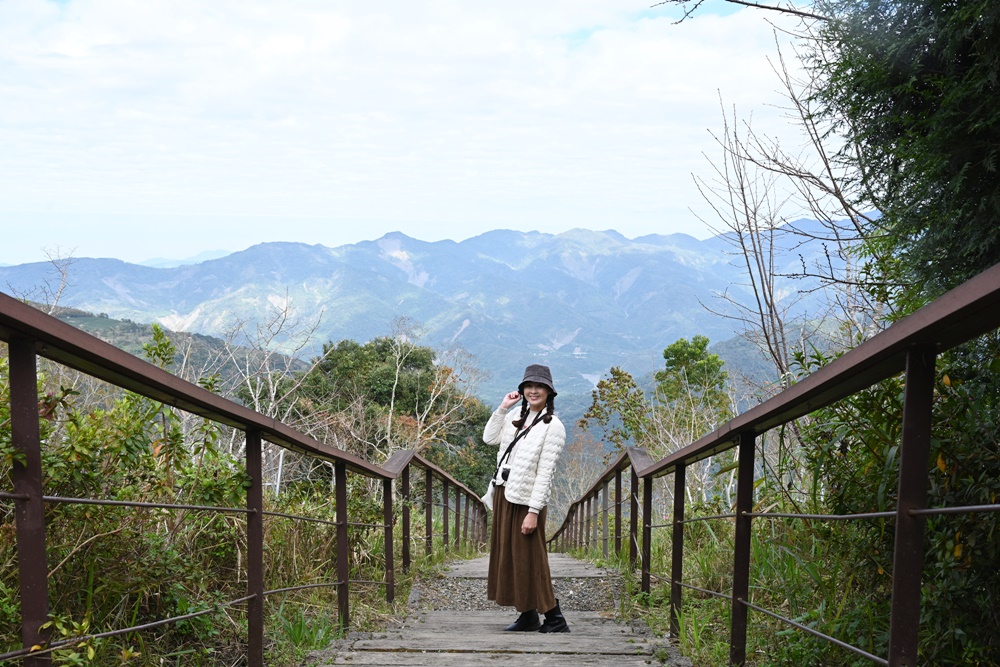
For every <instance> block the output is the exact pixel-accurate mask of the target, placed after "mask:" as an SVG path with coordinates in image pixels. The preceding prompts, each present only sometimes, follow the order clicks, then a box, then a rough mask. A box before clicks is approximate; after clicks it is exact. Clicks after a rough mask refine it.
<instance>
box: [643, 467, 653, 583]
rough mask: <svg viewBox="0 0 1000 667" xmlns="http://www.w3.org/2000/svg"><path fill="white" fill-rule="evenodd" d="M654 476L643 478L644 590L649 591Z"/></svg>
mask: <svg viewBox="0 0 1000 667" xmlns="http://www.w3.org/2000/svg"><path fill="white" fill-rule="evenodd" d="M652 526H653V478H652V477H646V478H644V479H643V480H642V591H643V592H644V593H649V591H650V586H649V583H650V582H649V580H650V576H649V575H650V567H651V565H652V563H651V556H652V547H653V545H652V539H653V528H652Z"/></svg>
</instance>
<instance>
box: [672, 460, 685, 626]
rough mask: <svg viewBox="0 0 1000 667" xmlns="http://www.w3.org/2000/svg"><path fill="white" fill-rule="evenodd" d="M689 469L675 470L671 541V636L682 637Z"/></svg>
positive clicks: (679, 468) (681, 464)
mask: <svg viewBox="0 0 1000 667" xmlns="http://www.w3.org/2000/svg"><path fill="white" fill-rule="evenodd" d="M686 476H687V468H686V467H685V466H684V464H683V463H679V464H677V468H676V469H675V470H674V521H673V526H672V530H673V533H672V535H671V539H670V542H671V544H670V582H671V583H670V636H671V637H673V638H677V637H680V632H681V624H680V616H681V590H682V589H681V581H683V579H682V577H683V576H684V572H683V570H684V524H683V521H684V498H685V496H686V494H687V491H686V489H685V486H684V485H685V477H686Z"/></svg>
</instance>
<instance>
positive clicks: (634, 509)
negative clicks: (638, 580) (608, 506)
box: [628, 468, 639, 570]
mask: <svg viewBox="0 0 1000 667" xmlns="http://www.w3.org/2000/svg"><path fill="white" fill-rule="evenodd" d="M631 470H632V486H631V487H630V488H629V493H628V494H629V498H630V502H629V512H630V515H629V532H628V541H629V545H628V562H629V565H630V566H631V567H632V570H635V564H636V563H637V562H638V560H639V475H638V474H636V472H635V468H631Z"/></svg>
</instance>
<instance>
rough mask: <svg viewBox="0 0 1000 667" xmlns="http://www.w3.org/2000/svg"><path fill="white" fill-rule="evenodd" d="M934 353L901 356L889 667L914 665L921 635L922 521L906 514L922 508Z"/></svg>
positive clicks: (918, 351)
mask: <svg viewBox="0 0 1000 667" xmlns="http://www.w3.org/2000/svg"><path fill="white" fill-rule="evenodd" d="M934 360H935V355H934V348H933V347H931V346H925V347H919V348H915V349H912V350H910V351H909V352H907V355H906V388H905V390H904V394H903V434H902V444H901V446H900V448H899V450H900V453H899V498H898V500H897V505H896V540H895V545H896V546H895V549H894V551H893V565H892V608H891V618H890V622H889V667H910V666H911V665H916V664H917V640H918V638H919V630H920V579H921V574H922V572H923V569H924V522H925V519H924V518H923V517H914V516H910V514H909V512H910V510H915V509H924V508H926V506H927V466H928V459H929V458H930V447H931V408H932V406H933V401H934Z"/></svg>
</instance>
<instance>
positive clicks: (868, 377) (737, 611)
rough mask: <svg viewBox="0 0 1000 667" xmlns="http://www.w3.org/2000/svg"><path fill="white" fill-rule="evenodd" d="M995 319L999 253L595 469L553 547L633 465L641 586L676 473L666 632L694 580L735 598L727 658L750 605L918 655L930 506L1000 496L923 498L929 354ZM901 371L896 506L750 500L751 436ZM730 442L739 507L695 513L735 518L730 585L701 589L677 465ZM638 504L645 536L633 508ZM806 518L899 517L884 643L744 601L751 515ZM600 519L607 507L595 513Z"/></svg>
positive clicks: (738, 650)
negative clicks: (812, 507) (815, 507)
mask: <svg viewBox="0 0 1000 667" xmlns="http://www.w3.org/2000/svg"><path fill="white" fill-rule="evenodd" d="M998 327H1000V265H998V266H994V267H993V268H991V269H989V270H987V271H985V272H983V273H981V274H980V275H978V276H976V277H975V278H973V279H972V280H970V281H968V282H966V283H965V284H963V285H961V286H959V287H957V288H956V289H954V290H952V291H950V292H948V293H947V294H944V295H943V296H941V297H940V298H939V299H937V300H936V301H934V302H933V303H931V304H929V305H927V306H925V307H924V308H921V309H920V310H918V311H917V312H915V313H913V314H912V315H910V316H909V317H907V318H905V319H903V320H900V321H899V322H897V323H895V324H893V325H892V326H891V327H889V328H888V329H887V330H885V331H883V332H882V333H880V334H878V335H877V336H875V337H873V338H872V339H871V340H869V341H866V342H865V343H863V344H861V345H859V346H858V347H856V348H855V349H853V350H851V351H850V352H848V353H846V354H844V355H843V356H842V357H840V358H838V359H836V360H834V361H833V362H831V363H830V364H828V365H827V366H824V367H823V368H821V369H819V370H818V371H816V372H815V373H813V374H812V375H810V376H808V377H806V378H805V379H803V380H802V381H801V382H799V383H797V384H795V385H792V386H791V387H789V388H788V389H786V390H784V391H783V392H781V393H780V394H778V395H776V396H774V397H773V398H771V399H770V400H768V401H766V402H764V403H762V404H760V405H758V406H756V407H754V408H752V409H750V410H748V411H747V412H745V413H743V414H741V415H739V416H738V417H736V418H735V419H733V420H731V421H730V422H728V423H726V424H724V425H723V426H721V427H720V428H718V429H717V430H716V431H714V432H713V433H710V434H708V435H706V436H704V437H703V438H701V439H700V440H698V441H697V442H694V443H692V444H690V445H688V446H686V447H684V448H682V449H680V450H678V451H676V452H674V453H673V454H670V455H669V456H667V457H665V458H663V459H661V460H659V461H657V462H655V463H650V462H649V459H648V457H646V454H645V452H644V451H642V450H641V449H629V450H627V451H626V452H625V453H623V454H622V455H621V456H619V458H618V459H617V460H616V461H615V462H614V463H613V464H612V465H611V466H610V467H609V468H608V470H607V471H606V472H605V473H603V475H602V476H601V477H600V479H599V480H598V481H597V483H595V484H594V486H593V487H591V489H590V490H588V491H587V493H585V494H584V495H583V496H582V497H581V498H580V500H578V501H576V502H575V503H574V504H573V505H572V506H571V508H570V510H569V512H568V514H567V517H566V520H565V522H564V523H563V524H562V526H561V527H560V529H559V530H558V531H556V532H555V533H554V534H553V536H552V538H551V539H550V546H551V547H552V548H554V549H560V550H561V549H566V548H588V547H590V546H591V541H590V540H591V538H592V535H591V532H590V531H591V528H590V524H589V522H590V520H591V518H593V517H594V516H595V515H594V514H593V512H592V511H591V503H592V502H596V500H595V499H596V497H597V494H598V493H599V492H601V491H602V490H603V489H604V488H606V485H607V483H608V480H610V479H611V478H614V479H615V480H616V488H617V489H618V491H617V493H616V496H615V499H616V503H619V504H620V503H621V502H622V497H621V490H620V484H621V481H620V480H621V475H622V474H623V471H624V470H626V469H630V470H631V478H632V486H631V491H630V493H629V495H630V497H631V522H630V523H631V526H630V529H629V533H628V535H629V543H630V562H631V563H632V565H633V567H634V565H635V562H636V556H635V549H636V548H639V545H640V544H641V566H640V567H641V572H642V590H643V591H644V592H647V593H648V592H649V591H650V577H651V572H650V546H651V531H652V529H653V528H654V527H655V528H659V527H666V526H657V525H654V524H653V522H652V497H653V480H655V479H657V478H659V477H663V476H665V475H670V474H672V475H673V482H674V484H673V521H672V522H671V523H670V524H667V525H668V526H670V527H671V528H672V539H671V572H670V582H671V594H670V613H671V632H672V634H673V635H674V636H675V637H676V636H677V633H678V630H679V617H680V616H679V615H680V609H681V592H682V589H684V588H689V589H695V590H699V591H703V592H705V593H708V594H711V595H713V596H716V597H726V598H727V599H729V600H730V603H731V626H730V627H731V633H730V663H731V664H732V665H743V664H744V663H745V661H746V646H747V641H746V640H747V634H746V633H747V615H748V612H749V611H750V610H751V609H752V610H754V611H755V612H758V613H762V614H764V615H766V616H769V617H772V618H774V619H777V620H779V621H781V622H782V623H785V624H787V625H789V626H791V627H795V628H799V629H802V630H804V631H806V632H809V633H811V634H813V635H816V636H818V637H820V638H822V639H824V640H826V641H828V642H830V643H832V644H835V645H837V646H840V647H841V648H844V649H846V650H849V651H851V652H853V653H855V654H857V655H860V656H863V657H865V658H867V659H869V660H871V661H872V662H875V663H878V664H883V665H890V666H891V667H903V666H912V665H915V664H917V663H916V660H917V640H918V631H919V626H920V622H919V621H920V590H921V586H920V583H921V575H922V571H923V563H924V545H923V533H924V521H925V517H927V516H928V515H932V514H959V513H963V514H964V513H978V512H1000V505H975V506H964V507H942V508H928V507H927V506H926V505H927V486H928V466H927V462H928V459H929V456H930V435H931V407H932V398H933V390H934V365H935V359H936V355H937V353H939V352H941V351H944V350H947V349H950V348H952V347H954V346H956V345H959V344H961V343H964V342H966V341H969V340H972V339H973V338H976V337H977V336H980V335H982V334H985V333H988V332H991V331H993V330H995V329H997V328H998ZM900 372H902V373H904V374H905V389H904V403H903V416H902V420H903V423H902V427H903V428H902V441H901V444H900V464H899V477H898V486H897V507H896V510H895V511H893V512H871V513H866V514H855V515H815V514H808V515H807V514H801V515H790V514H781V513H760V512H753V511H752V508H753V490H754V481H755V480H754V456H755V443H756V438H757V437H758V436H760V435H762V434H764V433H767V432H768V431H769V430H771V429H774V428H776V427H780V426H782V425H784V424H787V423H789V422H791V421H793V420H795V419H797V418H799V417H802V416H804V415H807V414H809V413H810V412H812V411H814V410H817V409H819V408H822V407H825V406H827V405H830V404H832V403H834V402H836V401H838V400H840V399H843V398H845V397H848V396H850V395H852V394H854V393H857V392H859V391H861V390H863V389H866V388H867V387H870V386H872V385H873V384H875V383H877V382H879V381H881V380H884V379H886V378H889V377H892V376H894V375H897V374H898V373H900ZM734 448H735V449H737V451H738V462H739V463H738V470H737V480H736V482H737V490H736V507H735V510H736V511H735V513H734V514H731V515H721V516H716V517H699V520H708V519H732V520H734V521H735V543H734V549H733V577H732V589H731V592H730V593H729V594H728V595H723V594H720V593H717V592H713V591H707V590H703V589H698V588H696V587H693V586H690V585H688V584H684V583H683V576H682V574H683V564H684V561H683V553H684V532H683V526H684V524H685V523H686V522H687V521H691V520H690V519H688V520H686V519H685V516H684V498H685V470H686V469H687V467H688V466H690V465H691V464H693V463H696V462H698V461H701V460H702V459H705V458H708V457H709V456H713V455H715V454H718V453H720V452H724V451H727V450H730V449H734ZM640 479H641V480H642V484H641V486H642V509H641V512H640V510H639V507H638V505H639V501H638V495H639V486H640V484H639V480H640ZM640 515H641V516H642V535H641V540H640V536H639V531H638V517H639V516H640ZM760 517H770V518H786V519H810V520H823V521H843V520H859V519H878V518H891V519H893V520H894V521H895V542H894V553H893V582H892V599H891V604H890V615H891V616H890V630H889V655H888V657H887V658H883V657H880V656H876V655H872V654H870V653H868V652H866V651H864V650H862V649H860V648H857V647H855V646H851V645H849V644H847V643H845V642H842V641H840V640H838V639H836V638H834V637H830V636H828V635H825V634H823V633H820V632H818V631H816V630H814V629H812V628H808V627H806V626H803V625H802V624H799V623H796V622H795V621H793V620H791V619H788V618H785V617H783V616H781V615H779V614H777V613H775V612H774V611H772V610H768V609H763V608H761V607H759V606H757V605H754V604H752V603H750V602H749V597H750V596H749V590H750V553H751V551H750V550H751V536H752V532H751V531H752V520H753V519H754V518H760ZM602 518H603V522H604V525H605V526H606V525H607V522H608V515H607V513H606V512H605V513H604V514H603V517H602ZM615 521H616V529H615V536H616V549H617V551H618V552H619V553H620V552H621V543H620V538H618V535H620V534H621V518H620V516H619V515H616V518H615Z"/></svg>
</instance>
